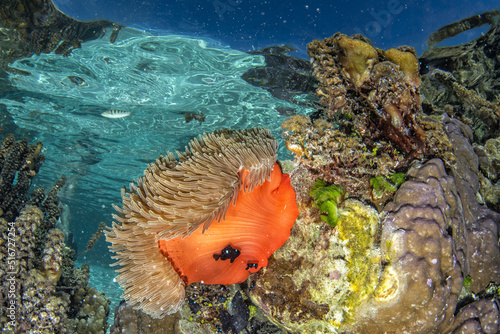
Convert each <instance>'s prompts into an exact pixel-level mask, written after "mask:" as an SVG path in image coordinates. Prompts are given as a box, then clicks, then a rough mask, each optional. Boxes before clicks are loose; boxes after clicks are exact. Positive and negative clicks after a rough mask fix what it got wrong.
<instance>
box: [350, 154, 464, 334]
mask: <svg viewBox="0 0 500 334" xmlns="http://www.w3.org/2000/svg"><path fill="white" fill-rule="evenodd" d="M408 177H409V181H407V182H405V183H403V185H402V186H401V188H400V189H399V190H398V192H397V193H396V195H395V197H394V200H393V201H392V202H390V203H388V204H387V205H386V206H385V208H384V211H385V212H387V215H386V217H385V219H384V221H383V223H382V233H381V243H380V245H381V250H382V254H383V257H384V259H385V261H386V262H387V263H386V265H385V266H384V270H383V272H382V275H381V277H380V282H379V283H378V286H377V289H376V290H375V293H374V295H373V298H372V300H370V301H369V302H368V303H367V304H366V305H363V308H361V309H360V310H358V321H357V322H356V324H355V325H354V328H356V330H357V331H359V332H364V333H368V332H370V333H383V332H387V331H389V332H390V331H401V332H411V333H432V332H443V328H447V327H448V326H449V325H450V323H451V321H452V319H453V313H454V311H455V306H456V303H457V300H458V295H459V294H460V291H461V289H462V284H463V278H462V271H461V265H463V264H464V256H465V254H463V252H462V250H459V249H456V247H455V242H454V240H453V238H452V235H453V236H458V235H461V234H462V235H463V233H464V227H463V225H464V221H463V219H462V217H461V212H462V207H461V202H460V197H459V195H458V193H457V190H456V188H455V185H454V182H453V178H451V177H449V176H448V175H446V172H445V170H444V165H443V163H442V162H441V161H440V160H437V159H436V160H431V161H429V162H428V163H426V164H425V165H424V166H422V167H421V168H414V169H412V170H410V171H409V172H408ZM430 314H432V319H434V320H430V318H431V317H429V315H430ZM365 317H366V318H367V319H365ZM423 319H429V320H428V321H422V320H423Z"/></svg>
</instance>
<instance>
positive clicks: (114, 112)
mask: <svg viewBox="0 0 500 334" xmlns="http://www.w3.org/2000/svg"><path fill="white" fill-rule="evenodd" d="M131 114H132V112H130V111H125V110H118V109H110V110H106V111H105V112H103V113H102V114H101V116H102V117H106V118H123V117H127V116H130V115H131Z"/></svg>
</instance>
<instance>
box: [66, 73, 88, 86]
mask: <svg viewBox="0 0 500 334" xmlns="http://www.w3.org/2000/svg"><path fill="white" fill-rule="evenodd" d="M68 79H69V80H71V82H72V83H74V84H76V85H78V86H83V85H85V84H86V82H85V80H84V79H83V78H80V77H77V76H76V75H70V76H68Z"/></svg>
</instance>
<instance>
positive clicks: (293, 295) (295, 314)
mask: <svg viewBox="0 0 500 334" xmlns="http://www.w3.org/2000/svg"><path fill="white" fill-rule="evenodd" d="M296 181H298V180H296ZM299 206H300V208H301V215H300V216H299V218H298V220H297V221H296V223H295V226H294V229H293V233H292V235H291V236H290V238H289V239H288V241H287V242H286V243H285V245H284V246H283V247H282V248H280V249H279V250H278V251H276V252H275V253H274V255H273V257H272V260H270V263H269V265H268V267H267V268H265V269H264V270H262V271H261V272H259V273H257V274H256V275H253V276H252V277H250V284H249V285H250V287H251V288H249V291H248V294H249V295H250V297H251V299H252V301H253V302H254V304H255V305H257V306H258V307H259V308H260V309H262V311H263V312H264V314H265V315H266V316H267V317H268V318H269V319H270V320H271V321H273V322H274V323H275V324H277V325H278V326H280V327H281V328H284V329H286V330H287V331H289V332H292V333H306V332H312V333H315V332H318V333H335V332H337V329H338V327H339V326H340V325H341V324H343V323H350V322H352V320H353V318H354V315H355V312H356V309H357V307H358V305H359V304H360V303H361V302H362V301H365V300H366V299H367V298H369V297H370V296H371V294H373V291H374V289H375V287H376V283H377V278H378V276H379V274H380V270H381V268H382V266H381V257H380V251H379V248H378V245H377V244H376V243H375V239H376V238H377V233H378V228H379V225H380V219H379V216H378V213H377V211H376V210H374V209H373V208H372V207H370V206H367V205H365V204H363V203H361V202H360V201H358V200H354V199H347V200H346V201H343V202H342V203H341V204H340V205H339V209H338V212H339V218H338V221H337V225H336V227H335V228H333V227H331V226H330V225H328V224H326V223H324V222H322V221H321V220H319V219H317V218H316V217H317V216H318V213H317V210H316V209H314V208H313V207H311V205H308V204H306V203H300V202H299Z"/></svg>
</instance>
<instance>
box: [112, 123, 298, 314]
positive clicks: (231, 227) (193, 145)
mask: <svg viewBox="0 0 500 334" xmlns="http://www.w3.org/2000/svg"><path fill="white" fill-rule="evenodd" d="M277 147H278V146H277V142H276V141H275V140H274V138H273V137H272V135H271V133H270V131H269V130H268V129H261V128H252V129H249V130H239V131H235V130H220V131H216V132H213V133H210V134H205V135H204V136H200V138H199V139H193V140H191V142H190V143H189V148H186V152H185V153H180V152H177V155H178V160H177V159H175V157H174V155H173V153H168V154H167V156H165V157H160V158H158V159H157V160H156V161H155V162H154V163H153V164H150V165H149V166H148V168H147V169H146V170H145V171H144V176H142V177H140V178H138V179H137V180H136V182H135V183H132V184H131V185H130V190H127V189H123V190H122V198H123V207H122V208H118V207H116V206H115V209H116V210H117V211H118V212H119V215H114V218H115V219H116V220H117V221H118V223H117V222H113V227H112V228H111V229H110V230H109V231H107V232H106V237H107V240H108V241H109V242H110V243H111V245H110V249H111V251H112V252H114V253H116V255H115V256H114V257H113V258H114V259H117V260H118V261H117V262H116V263H115V264H114V265H119V266H121V268H120V269H118V270H117V272H118V273H119V275H118V277H117V281H118V282H119V283H120V285H121V286H122V287H123V288H124V290H125V292H124V294H123V297H124V298H125V299H126V300H127V301H129V302H131V303H132V304H135V305H136V308H138V309H141V310H143V311H144V312H145V313H147V314H149V315H151V316H152V317H154V318H161V317H163V316H164V315H166V314H171V313H174V312H176V311H177V310H178V309H179V307H180V306H181V305H182V302H183V300H184V287H185V285H187V284H190V283H193V282H201V283H207V284H234V283H239V282H243V281H244V280H245V279H246V278H247V277H248V275H249V273H251V272H256V271H257V270H259V269H260V268H262V267H265V266H266V265H267V259H268V257H269V256H270V255H271V254H272V253H273V252H274V251H275V250H276V249H278V248H279V247H281V246H282V245H283V243H284V242H285V241H286V240H287V239H288V237H289V235H290V229H291V228H292V226H293V223H294V222H295V219H296V218H297V215H298V208H297V204H296V203H295V192H294V191H293V188H292V187H291V185H290V179H289V177H288V175H286V174H282V172H281V169H280V167H279V165H278V164H277V163H276V158H277V153H276V152H277Z"/></svg>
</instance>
